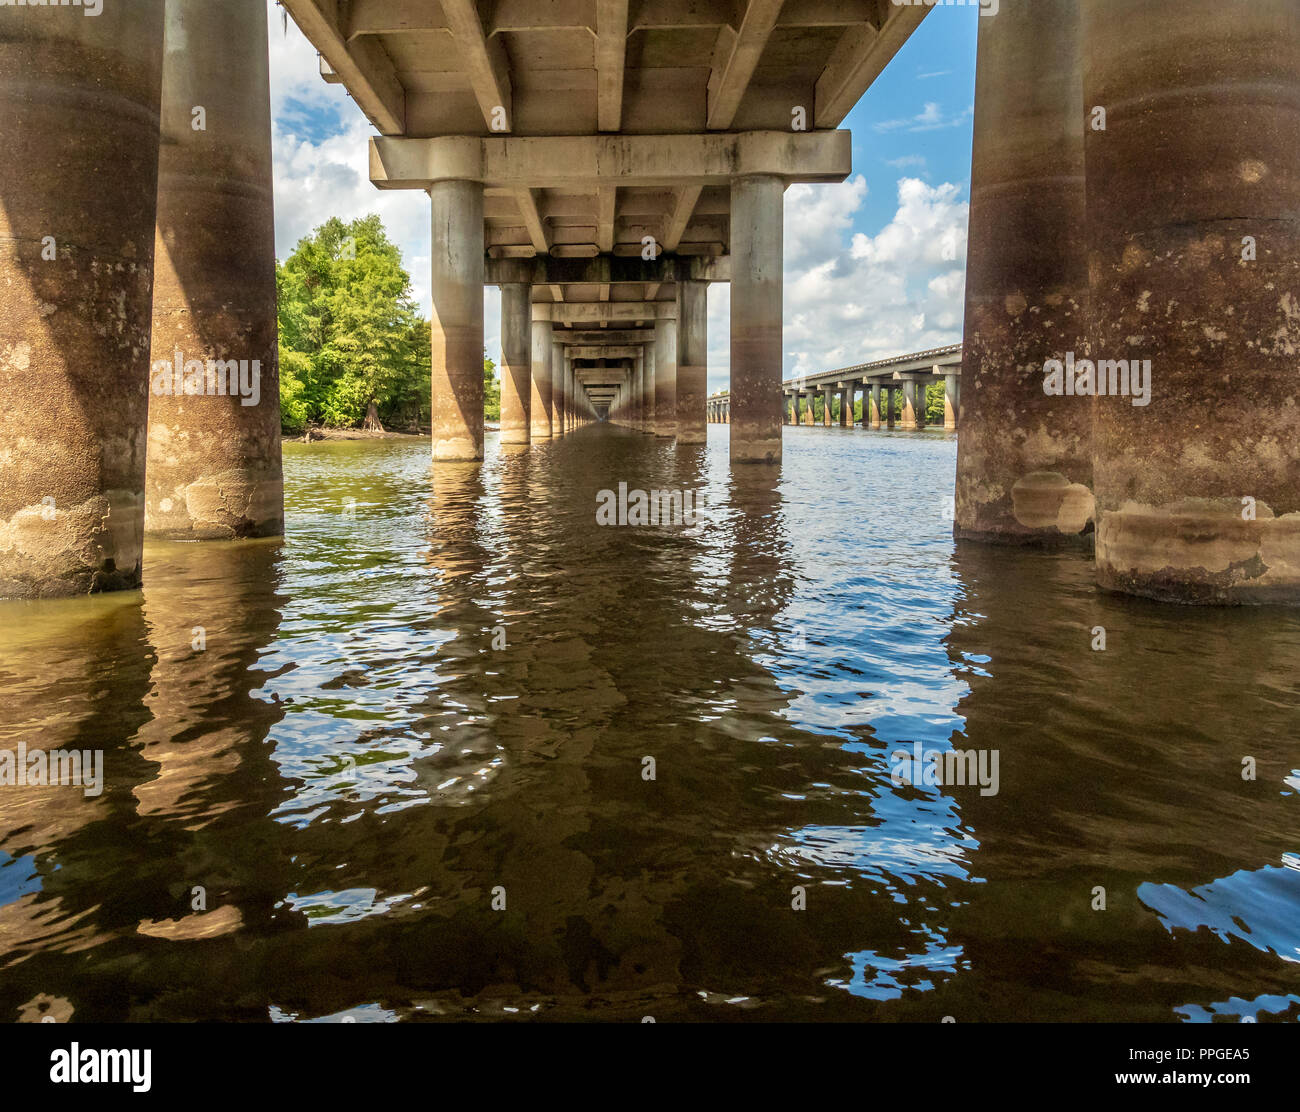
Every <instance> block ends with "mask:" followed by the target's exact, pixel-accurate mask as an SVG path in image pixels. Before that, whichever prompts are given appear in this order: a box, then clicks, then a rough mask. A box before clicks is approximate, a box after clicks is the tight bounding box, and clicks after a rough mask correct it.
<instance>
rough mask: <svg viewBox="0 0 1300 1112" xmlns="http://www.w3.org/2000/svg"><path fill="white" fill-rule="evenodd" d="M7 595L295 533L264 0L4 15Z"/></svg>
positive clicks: (76, 588) (56, 589)
mask: <svg viewBox="0 0 1300 1112" xmlns="http://www.w3.org/2000/svg"><path fill="white" fill-rule="evenodd" d="M0 32H2V33H0V74H3V78H2V79H0V149H3V151H4V157H3V159H0V459H3V468H4V475H3V481H2V482H0V596H3V597H14V596H29V597H30V596H37V597H39V596H52V595H54V596H57V595H71V594H84V593H87V592H90V591H97V590H113V589H121V588H132V587H137V586H139V584H140V573H141V557H142V547H143V538H144V534H145V532H146V531H148V532H150V533H153V534H157V535H162V536H168V537H178V538H183V539H196V540H202V539H210V538H230V537H254V536H267V535H275V534H278V533H280V532H281V531H282V528H283V494H282V484H281V467H280V405H279V385H278V371H277V361H276V351H277V341H276V292H275V242H274V220H273V211H272V172H271V120H270V95H269V75H268V61H267V31H266V11H265V4H264V3H263V0H223V2H222V3H220V4H214V3H210V2H208V0H167V2H166V3H165V4H164V0H131V2H130V3H129V4H128V3H110V4H105V5H103V8H102V10H101V11H100V12H99V13H98V14H97V15H95V16H94V17H93V18H88V17H87V15H86V13H85V12H83V10H82V9H81V8H79V7H66V6H58V5H51V6H49V7H36V6H28V7H5V8H3V9H0Z"/></svg>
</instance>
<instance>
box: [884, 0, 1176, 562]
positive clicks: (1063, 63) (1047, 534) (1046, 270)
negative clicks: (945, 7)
mask: <svg viewBox="0 0 1300 1112" xmlns="http://www.w3.org/2000/svg"><path fill="white" fill-rule="evenodd" d="M1079 2H1080V0H1003V4H1002V9H1001V11H1000V12H999V14H998V15H997V16H996V17H995V18H991V19H981V20H980V21H979V22H980V27H979V60H978V68H977V76H976V88H975V144H974V154H973V158H972V168H971V212H970V232H969V253H968V260H969V261H968V263H967V269H966V334H965V348H964V352H963V360H962V379H963V390H964V394H963V397H962V405H963V410H964V412H963V427H962V432H961V438H960V439H959V441H958V445H957V486H956V499H955V511H956V512H955V526H954V531H955V533H956V535H957V536H958V537H966V538H970V539H977V540H984V541H995V542H1003V543H1034V544H1054V543H1061V542H1064V541H1067V540H1073V541H1075V542H1076V543H1081V544H1086V543H1087V542H1088V540H1089V539H1090V533H1091V528H1092V526H1091V515H1089V520H1087V521H1085V522H1084V524H1083V525H1082V526H1079V524H1078V514H1077V512H1076V507H1075V506H1074V505H1073V502H1071V505H1070V506H1069V507H1066V506H1064V505H1063V506H1062V512H1061V515H1060V520H1059V521H1056V520H1052V519H1050V515H1044V514H1043V513H1042V512H1040V509H1039V508H1036V510H1035V513H1034V514H1033V516H1032V518H1031V519H1021V518H1020V517H1018V516H1017V514H1016V499H1015V496H1014V493H1013V492H1014V490H1015V487H1016V484H1017V483H1018V482H1021V481H1022V480H1025V479H1027V477H1029V476H1032V475H1036V474H1039V473H1043V472H1050V473H1057V474H1060V475H1062V476H1064V477H1065V479H1066V482H1065V483H1064V484H1063V485H1061V486H1059V487H1057V486H1054V487H1052V488H1051V489H1059V490H1061V491H1062V493H1064V491H1065V490H1066V489H1067V488H1070V487H1072V486H1073V485H1075V484H1079V485H1082V486H1084V487H1088V488H1089V489H1091V484H1092V445H1091V420H1092V418H1091V408H1090V405H1089V400H1088V399H1087V398H1079V397H1051V396H1048V395H1046V394H1045V393H1044V392H1043V364H1044V362H1045V361H1046V360H1048V359H1053V358H1055V359H1064V358H1065V354H1066V353H1067V352H1070V351H1073V352H1076V353H1078V354H1079V355H1080V356H1082V355H1083V353H1084V351H1085V348H1086V331H1087V328H1086V320H1087V307H1088V273H1087V265H1086V248H1085V240H1084V179H1083V173H1084V169H1083V128H1084V116H1085V112H1084V104H1083V96H1082V86H1081V83H1080V57H1081V39H1080V33H1079ZM1197 33H1198V34H1199V33H1200V32H1199V31H1198V32H1197ZM1141 68H1142V72H1143V73H1144V74H1145V73H1146V68H1147V67H1146V65H1145V63H1143V65H1142V67H1141ZM1143 79H1144V80H1145V77H1144V78H1143ZM1105 203H1106V204H1107V205H1110V204H1115V203H1116V199H1115V198H1113V197H1108V198H1107V200H1106V202H1105ZM904 426H905V427H908V426H907V417H906V414H904ZM1040 496H1041V492H1040ZM1036 497H1039V496H1036ZM1035 506H1036V507H1038V506H1039V503H1038V502H1037V501H1036V502H1035Z"/></svg>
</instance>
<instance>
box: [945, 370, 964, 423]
mask: <svg viewBox="0 0 1300 1112" xmlns="http://www.w3.org/2000/svg"><path fill="white" fill-rule="evenodd" d="M960 411H961V375H945V376H944V379H943V427H944V428H945V429H947V430H948V431H949V432H956V431H957V414H958V413H959V412H960Z"/></svg>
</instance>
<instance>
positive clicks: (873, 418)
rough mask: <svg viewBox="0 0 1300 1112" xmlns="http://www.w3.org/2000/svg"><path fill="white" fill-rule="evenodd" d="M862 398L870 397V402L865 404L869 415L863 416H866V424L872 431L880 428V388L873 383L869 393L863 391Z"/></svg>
mask: <svg viewBox="0 0 1300 1112" xmlns="http://www.w3.org/2000/svg"><path fill="white" fill-rule="evenodd" d="M863 397H864V398H865V397H870V401H869V402H867V403H866V404H867V405H868V406H869V407H870V410H871V412H870V414H869V415H865V416H867V423H868V424H869V425H870V426H871V427H872V428H873V429H878V428H880V424H881V412H880V387H879V386H878V385H876V384H875V383H873V384H872V385H871V388H870V391H869V393H868V392H867V391H863Z"/></svg>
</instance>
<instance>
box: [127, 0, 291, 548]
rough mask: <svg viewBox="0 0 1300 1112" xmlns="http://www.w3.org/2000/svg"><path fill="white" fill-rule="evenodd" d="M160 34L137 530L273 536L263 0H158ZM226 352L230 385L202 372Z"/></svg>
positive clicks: (277, 478)
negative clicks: (145, 430)
mask: <svg viewBox="0 0 1300 1112" xmlns="http://www.w3.org/2000/svg"><path fill="white" fill-rule="evenodd" d="M165 44H166V50H165V60H164V65H163V93H162V140H161V147H160V150H159V159H158V218H157V220H158V223H157V238H156V241H155V249H154V250H155V259H156V267H155V269H156V277H155V280H154V294H153V335H152V344H151V351H150V363H151V367H152V368H153V374H152V375H151V392H150V398H149V447H148V464H147V468H146V472H145V480H146V483H145V529H146V531H147V532H149V533H152V534H155V535H159V536H168V537H175V538H179V539H182V540H211V539H230V538H234V537H266V536H277V535H279V534H280V533H282V532H283V531H284V483H283V475H282V471H281V462H280V386H279V381H280V380H279V367H278V354H279V352H278V345H277V341H276V334H277V332H276V293H275V213H274V205H273V200H272V170H271V102H270V96H271V93H270V76H269V65H268V59H267V29H266V12H265V5H263V4H262V3H261V2H260V0H229V2H226V3H222V4H212V3H209V2H208V0H167V16H166V36H165ZM196 107H199V108H202V110H203V119H202V120H196V118H195V115H194V110H195V108H196ZM200 124H201V125H202V126H201V127H200V126H198V125H200ZM191 361H198V363H199V364H201V365H202V367H203V371H204V382H203V384H202V386H201V388H200V384H199V383H198V382H197V381H195V382H194V387H195V392H193V393H191V392H188V391H189V387H188V386H187V387H186V392H184V393H178V392H177V391H176V390H175V389H174V388H173V387H174V386H175V385H176V382H175V379H176V378H177V377H178V376H177V375H175V374H174V373H168V370H167V368H174V367H176V366H177V365H179V366H181V367H184V365H185V364H186V363H189V362H191ZM231 361H238V362H240V363H241V364H242V366H241V379H240V386H239V389H240V391H241V392H242V393H232V392H230V390H229V387H230V386H231V385H232V383H231V382H230V381H229V379H228V377H226V376H221V375H219V374H214V375H213V382H212V383H211V384H208V383H207V381H206V378H207V368H208V367H209V365H210V364H215V368H214V369H215V370H216V371H220V370H221V368H222V367H225V368H226V369H229V366H230V362H231ZM245 368H247V373H245ZM196 369H197V368H196ZM195 378H197V376H195ZM223 379H224V381H223ZM209 386H212V387H216V388H217V389H225V390H226V391H227V392H226V393H225V394H219V393H214V392H212V391H211V390H210V389H209ZM246 399H247V400H248V401H249V402H251V404H245V400H246Z"/></svg>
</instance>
